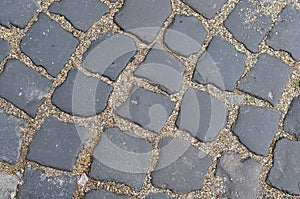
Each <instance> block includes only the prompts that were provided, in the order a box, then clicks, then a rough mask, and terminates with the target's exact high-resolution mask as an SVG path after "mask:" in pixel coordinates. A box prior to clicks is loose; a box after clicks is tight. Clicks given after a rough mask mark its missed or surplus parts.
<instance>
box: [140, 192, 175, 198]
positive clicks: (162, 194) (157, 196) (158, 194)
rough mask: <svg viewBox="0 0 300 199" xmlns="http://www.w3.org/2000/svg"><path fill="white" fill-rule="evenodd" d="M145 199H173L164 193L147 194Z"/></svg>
mask: <svg viewBox="0 0 300 199" xmlns="http://www.w3.org/2000/svg"><path fill="white" fill-rule="evenodd" d="M145 199H175V198H173V197H170V196H168V195H167V194H165V193H149V194H148V195H147V196H146V197H145Z"/></svg>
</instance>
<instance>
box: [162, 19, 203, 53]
mask: <svg viewBox="0 0 300 199" xmlns="http://www.w3.org/2000/svg"><path fill="white" fill-rule="evenodd" d="M206 35H207V32H206V31H205V29H204V28H203V25H202V23H201V21H199V20H198V19H197V18H196V17H193V16H189V17H188V16H184V15H175V17H174V21H173V23H172V24H171V25H170V26H169V27H168V29H167V31H166V33H165V38H164V42H165V44H166V45H167V46H168V47H169V48H170V49H171V50H172V51H174V52H176V53H178V54H181V55H184V56H189V55H191V54H194V53H197V52H198V51H199V50H200V48H201V45H202V43H203V41H204V39H205V37H206Z"/></svg>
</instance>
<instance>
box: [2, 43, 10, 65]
mask: <svg viewBox="0 0 300 199" xmlns="http://www.w3.org/2000/svg"><path fill="white" fill-rule="evenodd" d="M9 48H10V46H9V44H8V42H7V41H5V40H4V39H0V62H1V61H2V60H3V59H4V58H5V57H6V56H7V55H8V51H9Z"/></svg>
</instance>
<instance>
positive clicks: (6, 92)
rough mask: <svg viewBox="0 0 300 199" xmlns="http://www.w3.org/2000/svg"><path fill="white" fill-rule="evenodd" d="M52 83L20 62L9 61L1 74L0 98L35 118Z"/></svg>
mask: <svg viewBox="0 0 300 199" xmlns="http://www.w3.org/2000/svg"><path fill="white" fill-rule="evenodd" d="M51 85H52V82H51V81H50V80H48V79H47V78H45V77H43V76H42V75H40V74H39V73H38V72H36V71H35V70H33V69H32V68H29V67H27V66H26V65H25V64H23V63H22V62H20V61H18V60H8V61H7V62H6V64H5V66H4V71H3V72H2V73H1V74H0V96H1V97H3V98H5V99H6V100H8V101H10V102H12V103H13V104H14V105H15V106H17V107H19V108H20V109H22V110H24V111H25V112H26V113H27V114H28V115H29V116H31V117H35V115H36V112H37V109H38V108H39V106H40V105H41V104H42V103H43V102H44V99H45V98H44V96H45V94H46V93H47V92H48V91H49V89H50V87H51Z"/></svg>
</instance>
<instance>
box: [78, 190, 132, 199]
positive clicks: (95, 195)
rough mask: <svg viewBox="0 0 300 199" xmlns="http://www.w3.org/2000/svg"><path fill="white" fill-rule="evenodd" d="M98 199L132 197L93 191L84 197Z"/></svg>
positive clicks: (126, 198)
mask: <svg viewBox="0 0 300 199" xmlns="http://www.w3.org/2000/svg"><path fill="white" fill-rule="evenodd" d="M96 198H109V199H129V198H130V197H129V196H125V195H118V194H115V193H111V192H108V191H106V190H91V191H89V192H88V193H87V194H86V195H85V197H84V199H96Z"/></svg>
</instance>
